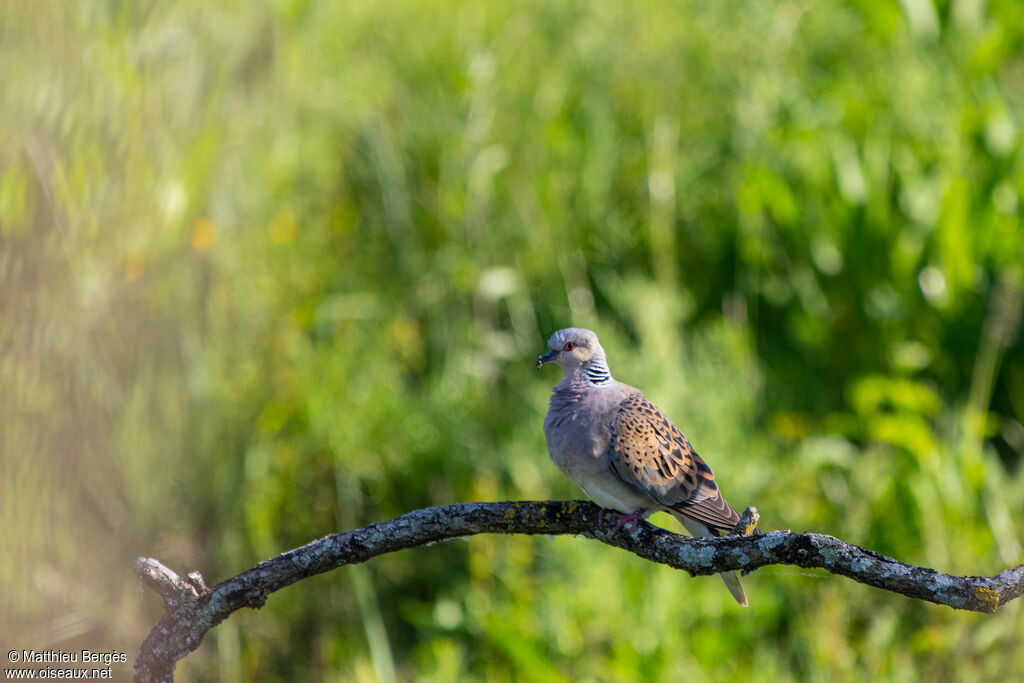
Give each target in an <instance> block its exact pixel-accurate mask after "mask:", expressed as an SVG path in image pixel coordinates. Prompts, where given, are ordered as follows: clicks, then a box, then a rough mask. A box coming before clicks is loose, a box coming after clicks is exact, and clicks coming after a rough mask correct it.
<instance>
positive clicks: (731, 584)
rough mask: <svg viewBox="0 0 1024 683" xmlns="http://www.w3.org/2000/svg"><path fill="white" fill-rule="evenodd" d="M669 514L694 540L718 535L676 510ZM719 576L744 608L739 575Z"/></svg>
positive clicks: (744, 596) (745, 601)
mask: <svg viewBox="0 0 1024 683" xmlns="http://www.w3.org/2000/svg"><path fill="white" fill-rule="evenodd" d="M671 512H672V514H673V516H674V517H675V518H676V519H678V520H679V523H680V524H682V525H683V526H684V527H686V530H687V531H689V532H690V535H691V536H693V537H694V538H700V537H702V536H717V535H718V534H717V533H716V532H714V531H712V530H711V529H710V528H708V527H707V526H706V525H705V524H702V523H701V522H698V521H697V520H695V519H693V518H692V517H687V516H686V515H684V514H683V513H681V512H679V511H677V510H671ZM720 576H721V577H722V581H724V582H725V587H726V588H728V589H729V592H730V593H732V597H734V598H736V602H738V603H740V607H746V606H747V595H746V593H744V592H743V586H741V585H740V577H739V574H737V573H736V572H722V573H721V574H720Z"/></svg>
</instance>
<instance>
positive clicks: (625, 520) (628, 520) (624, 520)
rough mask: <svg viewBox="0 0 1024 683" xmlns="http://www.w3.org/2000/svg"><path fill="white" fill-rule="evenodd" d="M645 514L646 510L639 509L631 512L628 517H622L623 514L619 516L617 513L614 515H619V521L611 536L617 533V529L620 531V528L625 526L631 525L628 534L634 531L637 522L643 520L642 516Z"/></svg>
mask: <svg viewBox="0 0 1024 683" xmlns="http://www.w3.org/2000/svg"><path fill="white" fill-rule="evenodd" d="M646 513H647V510H646V509H645V508H639V509H637V510H633V511H632V512H630V513H629V514H628V515H623V514H620V513H618V512H616V513H614V514H616V515H619V521H618V523H617V524H616V525H615V530H614V531H612V533H613V534H617V533H619V529H621V528H622V527H624V526H626V525H627V524H632V525H633V528H632V529H631V530H630V533H632V532H633V531H636V525H637V522H639V521H640V520H641V519H643V518H644V515H645V514H646Z"/></svg>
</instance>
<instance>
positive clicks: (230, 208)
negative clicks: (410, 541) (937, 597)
mask: <svg viewBox="0 0 1024 683" xmlns="http://www.w3.org/2000/svg"><path fill="white" fill-rule="evenodd" d="M1022 27H1024V14H1022V12H1021V9H1020V6H1019V4H1018V3H1016V2H1013V1H1011V0H990V1H989V2H982V1H980V0H954V1H952V2H946V1H941V0H939V1H936V2H931V1H930V0H903V1H902V2H900V3H894V2H886V3H876V2H867V1H866V0H860V1H856V2H838V1H829V2H818V3H810V2H783V3H779V2H729V3H699V2H680V3H674V4H668V3H663V4H646V3H608V2H577V1H565V0H553V1H552V0H548V1H546V2H535V1H529V2H524V3H513V4H511V5H507V4H503V3H472V2H453V1H449V0H441V1H439V2H433V3H418V2H408V1H404V0H397V1H395V2H389V3H373V2H327V1H318V0H276V1H274V2H270V3H266V4H262V3H259V4H258V3H247V2H239V1H232V0H228V1H225V2H219V3H207V2H199V1H197V0H166V1H157V0H148V1H144V2H118V1H115V0H108V1H98V0H89V1H83V2H76V3H63V2H57V1H56V0H37V1H36V2H31V3H8V4H7V5H6V6H5V7H4V9H3V10H2V11H0V73H2V81H3V87H2V89H0V143H2V144H0V349H2V353H0V386H2V387H3V391H2V392H0V528H2V530H3V532H2V538H3V546H4V550H3V552H2V553H0V556H2V559H0V587H2V589H0V615H2V617H0V642H2V643H3V644H4V645H8V646H9V647H11V648H23V647H24V648H36V649H41V648H48V647H53V648H56V647H60V648H64V649H73V648H75V647H79V648H80V647H89V648H92V649H100V648H105V649H121V650H128V651H129V661H131V659H132V658H134V656H135V654H136V652H137V648H138V644H139V643H140V642H141V640H142V639H143V638H144V636H145V635H146V633H147V632H148V630H149V628H150V627H151V626H152V624H153V623H155V621H156V620H157V618H158V617H159V615H160V612H161V609H160V605H159V601H158V600H157V599H156V598H155V597H154V596H153V595H152V594H150V593H148V592H147V591H143V590H142V589H141V588H139V587H138V585H137V583H136V581H135V579H134V577H133V575H132V573H131V571H130V563H131V561H132V560H133V559H134V558H135V557H136V556H139V555H147V556H153V557H157V558H159V559H161V560H162V561H163V562H165V563H167V564H168V565H169V566H171V567H172V568H174V569H176V570H178V571H180V572H185V571H189V570H192V569H198V570H200V571H202V572H203V573H204V575H205V576H206V578H207V581H209V582H211V583H212V582H216V581H219V580H222V579H224V578H226V577H228V576H231V575H233V574H235V573H237V572H239V571H242V570H244V569H246V568H248V567H249V566H251V565H252V564H254V563H255V562H257V561H259V560H261V559H264V558H266V557H269V556H271V555H274V554H277V553H279V552H281V551H283V550H286V549H288V548H291V547H294V546H296V545H299V544H302V543H304V542H306V541H308V540H311V539H313V538H315V537H319V536H322V535H325V534H327V533H331V532H334V531H338V530H346V529H350V528H353V527H356V526H361V525H363V524H366V523H368V522H371V521H374V520H379V519H384V518H389V517H392V516H395V515H398V514H400V513H402V512H405V511H408V510H410V509H413V508H417V507H421V506H426V505H433V504H443V503H450V502H455V501H471V500H500V499H523V498H529V499H539V498H549V497H550V498H576V497H579V495H580V494H579V492H578V491H577V490H575V488H574V487H573V486H572V485H571V484H570V483H569V482H568V481H567V480H565V479H564V478H563V477H562V476H561V475H560V474H558V473H557V471H556V470H555V469H554V467H553V466H552V465H551V464H550V463H549V461H548V458H547V454H546V450H545V447H544V442H543V434H542V431H541V424H542V419H543V414H544V412H545V410H546V402H547V396H548V392H549V389H550V387H551V386H552V385H553V384H554V383H555V382H556V381H557V371H556V370H554V369H551V370H549V369H547V368H545V369H544V371H543V372H541V373H537V372H536V371H535V370H534V368H533V359H534V358H535V357H536V356H537V355H538V354H539V353H540V352H542V351H543V348H544V341H545V340H546V338H547V336H548V335H549V334H550V333H551V332H552V331H554V330H555V329H558V328H560V327H565V326H568V325H570V324H572V325H579V326H586V327H592V328H593V329H595V330H597V331H598V332H599V334H600V335H601V339H602V341H603V342H604V345H605V347H606V348H607V349H608V351H609V355H610V359H611V364H612V370H613V372H614V374H615V375H616V377H617V378H619V379H621V380H623V381H626V382H628V383H631V384H635V385H638V386H640V387H642V388H644V389H645V391H646V393H647V394H648V396H649V397H651V398H652V399H653V400H654V401H656V402H657V403H658V404H659V405H660V406H661V407H662V408H663V409H665V411H666V412H667V413H668V414H669V415H670V416H672V417H673V418H674V420H675V421H676V422H677V423H678V424H679V425H680V427H681V428H682V429H683V430H684V431H685V432H686V433H687V434H688V436H689V437H690V439H691V441H692V442H693V443H694V445H695V446H696V448H697V449H698V451H699V452H701V453H702V454H703V455H704V457H705V458H706V459H707V460H708V461H709V462H710V463H711V465H712V466H713V467H714V468H715V471H716V473H717V474H718V478H719V480H720V482H721V484H722V487H723V490H724V491H725V493H726V495H727V497H728V498H729V500H730V501H731V502H732V503H733V504H734V505H735V506H737V507H739V508H742V507H744V506H746V505H749V504H755V505H757V506H758V508H759V510H760V511H761V514H762V518H761V519H762V524H761V526H762V528H763V529H775V528H792V529H794V530H813V531H821V532H826V533H830V534H833V535H836V536H839V537H841V538H843V539H845V540H847V541H850V542H852V543H857V544H861V545H865V546H867V547H870V548H873V549H876V550H878V551H880V552H883V553H886V554H890V555H893V556H896V557H898V558H900V559H902V560H905V561H908V562H914V563H922V564H925V565H929V566H933V567H935V568H937V569H940V570H944V571H950V572H955V573H963V574H993V573H996V572H998V571H1000V570H1002V569H1005V568H1007V567H1009V566H1011V565H1015V564H1017V563H1019V562H1021V561H1022V560H1024V553H1022V551H1021V542H1022V540H1024V531H1022V525H1021V522H1020V519H1021V512H1022V509H1024V508H1022V505H1024V503H1022V500H1024V476H1022V474H1021V458H1022V452H1024V427H1022V422H1024V353H1022V347H1021V343H1020V340H1019V336H1018V319H1019V315H1020V311H1021V306H1022V294H1021V292H1022V283H1024V274H1022V268H1024V251H1022V250H1024V231H1022V230H1021V225H1020V216H1021V208H1020V201H1019V198H1020V194H1021V193H1022V192H1024V166H1022V159H1024V157H1022V152H1021V143H1020V130H1021V123H1022V109H1021V107H1022V105H1024V51H1022V47H1024V45H1022ZM658 519H659V518H656V520H658ZM660 522H661V523H665V524H666V526H671V525H672V523H671V522H670V521H669V520H668V519H667V518H664V519H660ZM745 584H746V587H747V593H748V595H749V596H750V599H751V608H750V609H749V610H740V609H738V608H736V606H735V604H733V602H732V600H731V598H730V597H729V595H728V593H727V592H726V591H725V590H724V589H723V588H722V586H721V585H720V582H719V581H718V580H717V579H715V578H702V579H690V578H688V577H687V576H685V575H683V574H680V573H678V572H675V571H672V570H670V569H667V568H664V567H659V566H654V565H651V564H649V563H645V562H643V561H640V560H638V559H636V558H634V557H632V556H629V555H627V554H625V553H622V552H618V551H615V550H612V549H609V548H607V547H604V546H601V545H599V544H596V543H593V542H588V541H584V540H580V539H573V538H555V539H544V538H525V537H509V538H506V537H480V538H474V539H472V540H470V541H468V542H453V543H447V544H442V545H438V546H433V547H430V548H422V549H416V550H411V551H406V552H403V553H399V554H394V555H391V556H387V557H382V558H379V559H377V560H374V561H373V562H371V563H369V564H368V565H365V566H360V567H351V568H347V569H345V570H343V571H337V572H333V573H331V574H329V575H326V576H321V577H317V578H314V579H312V580H308V581H304V582H301V583H300V584H299V585H297V586H294V587H291V588H289V589H287V590H286V591H284V592H282V593H279V594H276V595H274V596H272V597H271V598H270V600H269V602H268V604H267V606H266V607H264V608H263V609H262V610H260V611H258V612H255V611H246V612H244V613H239V614H236V615H235V616H234V617H232V618H231V619H230V620H229V621H227V622H225V623H224V624H222V625H220V626H219V627H218V628H217V629H215V630H214V631H212V632H211V634H210V635H209V636H208V637H207V639H206V641H205V642H204V644H203V646H202V647H201V648H200V650H199V651H198V652H196V653H195V654H193V655H192V656H190V657H189V658H187V659H186V660H184V662H183V663H182V664H180V665H179V668H178V672H179V677H180V678H181V679H182V680H201V681H207V680H210V681H212V680H224V681H233V680H254V679H255V680H268V681H270V680H381V681H389V680H393V679H398V680H424V681H430V680H437V681H451V680H494V681H503V680H526V681H529V680H536V681H557V680H581V681H586V680H591V681H604V680H626V681H628V680H635V681H647V680H688V681H701V680H728V679H734V680H753V681H756V680H810V681H821V680H858V679H860V680H866V679H870V680H900V681H905V680H912V679H926V680H956V681H972V680H1014V679H1020V678H1022V677H1024V648H1022V647H1020V638H1021V634H1022V633H1024V613H1022V609H1021V606H1020V602H1019V601H1018V602H1015V603H1012V604H1010V605H1008V606H1006V607H1005V608H1003V609H1001V610H1000V611H999V613H998V614H997V615H995V616H983V615H976V614H968V613H959V612H954V611H952V610H950V609H948V608H944V607H937V606H934V605H930V604H926V603H921V602H916V601H912V600H909V599H905V598H902V597H899V596H894V595H891V594H888V593H883V592H880V591H877V590H874V589H871V588H867V587H864V586H860V585H857V584H854V583H852V582H850V581H847V580H845V579H837V578H832V577H829V576H827V575H825V574H823V573H820V572H803V571H800V570H796V569H794V568H790V567H774V568H768V569H764V570H761V571H759V572H757V573H756V574H754V575H752V576H750V577H748V578H747V579H746V580H745ZM128 673H129V667H124V668H122V669H121V670H119V671H118V675H120V676H127V675H128Z"/></svg>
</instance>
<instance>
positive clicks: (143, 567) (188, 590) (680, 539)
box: [134, 501, 1024, 682]
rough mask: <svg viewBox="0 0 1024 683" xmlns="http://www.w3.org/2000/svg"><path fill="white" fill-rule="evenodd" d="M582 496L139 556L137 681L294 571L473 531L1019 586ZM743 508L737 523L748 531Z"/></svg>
mask: <svg viewBox="0 0 1024 683" xmlns="http://www.w3.org/2000/svg"><path fill="white" fill-rule="evenodd" d="M599 512H600V508H598V507H597V506H596V505H594V504H593V503H589V502H583V501H563V502H536V501H525V502H504V503H461V504H457V505H442V506H438V507H430V508H424V509H422V510H414V511H412V512H409V513H406V514H404V515H402V516H400V517H396V518H395V519H392V520H389V521H386V522H377V523H375V524H370V525H369V526H365V527H363V528H362V529H356V530H354V531H349V532H347V533H343V534H333V535H331V536H325V537H324V538H321V539H319V540H316V541H313V542H311V543H308V544H306V545H304V546H302V547H300V548H296V549H294V550H289V551H288V552H286V553H283V554H281V555H278V556H277V557H274V558H271V559H269V560H266V561H264V562H260V563H259V564H258V565H256V566H255V567H253V568H252V569H249V570H248V571H246V572H243V573H241V574H239V575H238V576H235V577H232V578H230V579H228V580H226V581H224V582H222V583H219V584H217V585H216V586H214V587H213V588H207V587H206V585H205V583H204V582H203V579H202V577H201V576H200V575H199V574H198V573H197V572H193V573H191V574H189V576H188V578H185V579H183V578H181V577H179V576H178V575H177V574H175V573H174V572H173V571H171V570H170V569H168V568H167V567H165V566H164V565H162V564H160V562H158V561H156V560H153V559H147V558H141V557H140V558H139V559H138V560H136V562H135V565H134V569H135V573H136V574H137V575H138V576H139V578H140V579H142V580H143V582H144V583H146V584H147V585H148V586H150V587H151V588H153V589H154V590H156V592H157V593H159V594H160V595H161V597H163V599H164V603H165V607H166V609H165V612H164V615H163V617H162V618H161V619H160V621H159V622H158V623H157V625H156V626H155V627H154V628H153V630H152V631H151V632H150V634H149V636H148V637H147V638H146V640H145V642H143V644H142V649H141V651H140V652H139V657H138V659H137V660H136V661H135V680H136V681H146V682H148V681H172V680H173V679H174V667H175V663H176V662H177V661H178V660H179V659H181V658H182V657H185V656H186V655H187V654H188V653H190V652H192V651H193V650H195V649H196V648H197V647H199V644H200V642H202V639H203V636H204V635H205V634H206V632H207V631H209V630H210V629H211V628H213V627H214V626H216V625H217V624H219V623H220V622H221V621H223V620H224V619H226V618H227V617H228V616H230V615H231V613H232V612H234V611H235V610H238V609H239V608H242V607H253V608H258V607H262V606H263V604H264V603H265V602H266V600H267V596H268V595H269V594H271V593H273V592H274V591H277V590H280V589H282V588H284V587H285V586H289V585H291V584H293V583H295V582H296V581H299V580H300V579H304V578H306V577H309V576H313V575H314V574H320V573H322V572H326V571H329V570H331V569H335V568H337V567H342V566H344V565H346V564H354V563H359V562H365V561H366V560H369V559H371V558H373V557H377V556H378V555H383V554H385V553H390V552H394V551H396V550H402V549H405V548H413V547H416V546H421V545H426V544H428V543H433V542H435V541H443V540H446V539H451V538H458V537H462V536H471V535H474V534H484V533H499V534H544V535H560V534H577V535H581V536H586V537H588V538H594V539H596V540H599V541H601V542H602V543H606V544H608V545H611V546H615V547H617V548H622V549H623V550H628V551H629V552H631V553H634V554H635V555H638V556H640V557H642V558H644V559H647V560H651V561H652V562H660V563H662V564H667V565H668V566H670V567H675V568H677V569H683V570H685V571H687V572H689V573H690V574H691V575H692V576H698V575H704V574H716V573H718V572H723V571H730V570H740V571H742V572H743V573H749V572H751V571H753V570H755V569H758V568H759V567H764V566H766V565H772V564H791V565H796V566H798V567H819V568H821V569H825V570H827V571H829V572H831V573H833V574H839V575H842V576H846V577H849V578H851V579H853V580H854V581H858V582H860V583H865V584H868V585H870V586H875V587H877V588H882V589H885V590H888V591H892V592H894V593H900V594H902V595H906V596H908V597H911V598H919V599H921V600H928V601H929V602H934V603H936V604H939V605H948V606H949V607H953V608H956V609H964V610H974V611H977V612H987V613H989V614H991V613H993V612H995V611H996V608H997V607H999V606H1000V605H1002V604H1005V603H1007V602H1009V601H1010V600H1013V599H1014V598H1017V597H1019V596H1020V595H1021V594H1022V593H1024V565H1021V566H1019V567H1016V568H1014V569H1008V570H1006V571H1004V572H1003V573H1001V574H998V575H996V576H992V577H978V576H950V575H949V574H943V573H940V572H937V571H935V570H933V569H928V568H926V567H916V566H913V565H909V564H905V563H903V562H899V561H897V560H894V559H892V558H890V557H885V556H884V555H879V554H878V553H876V552H874V551H871V550H867V549H864V548H860V547H858V546H855V545H850V544H848V543H845V542H843V541H840V540H839V539H837V538H833V537H832V536H826V535H823V534H809V533H790V532H788V531H773V532H771V533H768V534H763V535H758V536H741V535H730V536H721V537H718V538H700V539H694V538H688V537H686V536H681V535H679V534H675V533H672V532H670V531H667V530H665V529H661V528H659V527H656V526H653V525H652V524H649V523H647V522H641V523H640V524H638V525H637V526H636V528H635V529H631V530H630V531H627V530H626V529H623V530H621V531H620V532H619V533H617V534H614V533H613V531H614V529H615V520H614V519H613V518H612V516H611V515H606V516H604V519H603V520H601V521H599V520H598V513H599ZM756 523H757V513H756V511H755V510H753V509H752V508H748V509H747V512H745V513H744V516H743V519H741V522H740V524H737V527H736V530H737V531H739V532H741V533H742V532H743V531H745V530H746V531H749V529H752V528H753V527H754V526H755V525H756Z"/></svg>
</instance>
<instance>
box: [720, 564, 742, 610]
mask: <svg viewBox="0 0 1024 683" xmlns="http://www.w3.org/2000/svg"><path fill="white" fill-rule="evenodd" d="M721 576H722V581H724V582H725V587H726V588H728V589H729V592H730V593H732V597H734V598H736V602H738V603H740V607H746V606H747V595H746V593H744V592H743V586H741V585H740V576H739V574H737V573H736V572H722V574H721Z"/></svg>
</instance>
